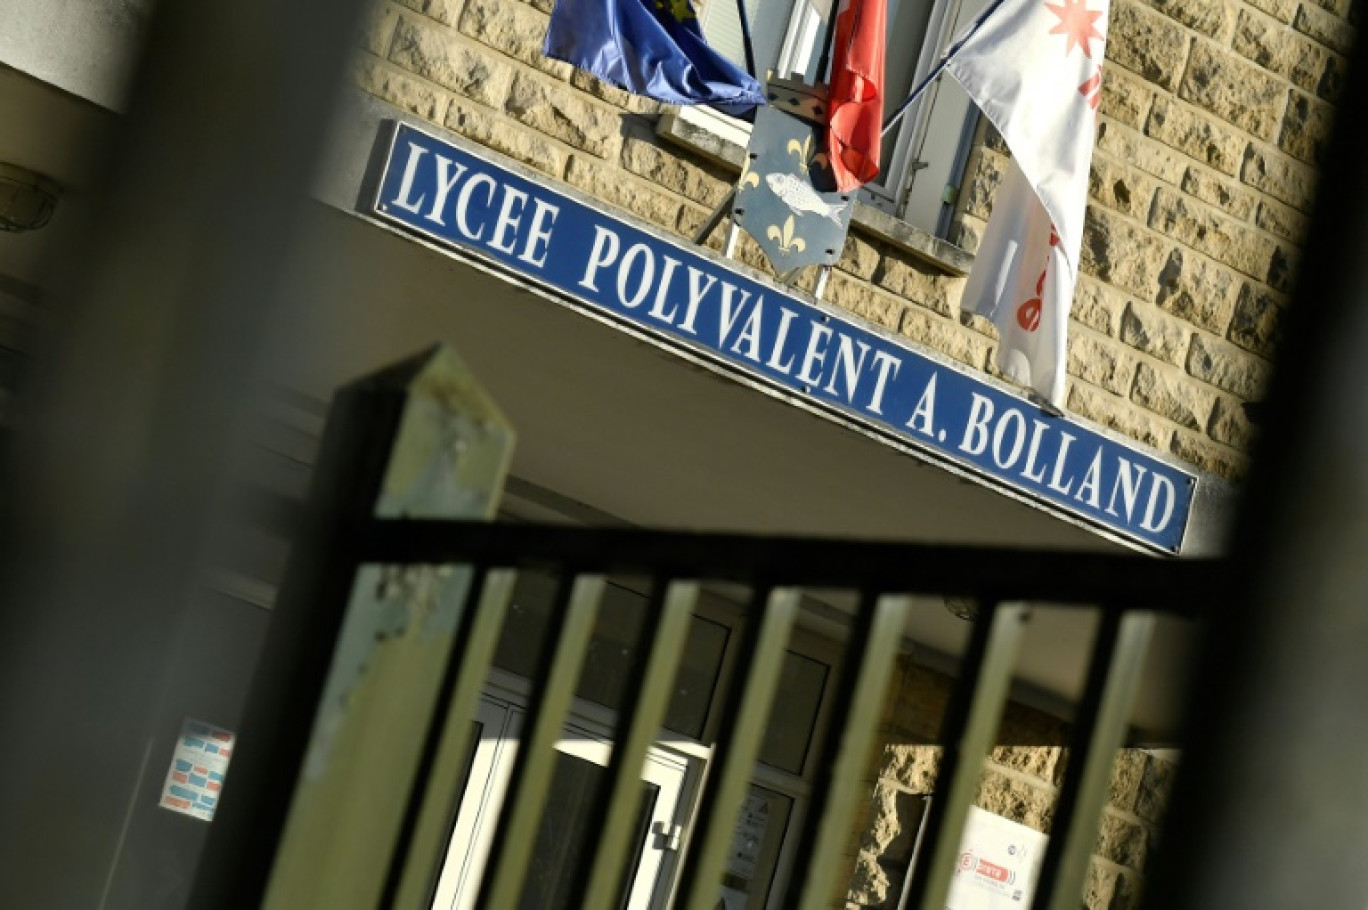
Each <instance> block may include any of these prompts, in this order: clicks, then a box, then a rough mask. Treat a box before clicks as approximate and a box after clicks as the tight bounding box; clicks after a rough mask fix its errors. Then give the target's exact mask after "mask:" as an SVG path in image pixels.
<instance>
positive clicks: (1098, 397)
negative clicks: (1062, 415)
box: [1069, 382, 1173, 448]
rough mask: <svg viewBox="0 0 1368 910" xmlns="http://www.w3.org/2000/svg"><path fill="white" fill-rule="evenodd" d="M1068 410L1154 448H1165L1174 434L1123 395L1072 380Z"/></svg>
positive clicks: (1169, 428) (1166, 425) (1161, 422)
mask: <svg viewBox="0 0 1368 910" xmlns="http://www.w3.org/2000/svg"><path fill="white" fill-rule="evenodd" d="M1069 410H1070V411H1073V412H1074V413H1075V414H1078V415H1079V416H1081V417H1086V418H1087V419H1088V420H1091V421H1093V422H1094V423H1097V424H1101V425H1102V426H1104V427H1110V428H1111V429H1113V430H1116V431H1117V432H1118V433H1124V434H1125V435H1127V436H1129V437H1131V438H1132V439H1137V440H1139V441H1140V442H1143V443H1145V445H1149V446H1154V447H1155V448H1164V447H1165V446H1166V445H1167V442H1168V439H1169V437H1170V436H1171V435H1172V433H1173V429H1172V427H1171V426H1169V425H1168V424H1167V423H1165V422H1164V421H1163V420H1161V419H1159V418H1158V417H1156V416H1154V415H1152V414H1149V413H1147V412H1145V411H1143V410H1141V409H1140V408H1138V407H1136V406H1135V405H1134V404H1132V403H1131V402H1129V401H1128V400H1126V399H1125V398H1121V397H1119V396H1116V395H1113V394H1111V393H1110V392H1104V391H1102V390H1101V389H1097V388H1093V387H1091V386H1087V385H1084V384H1083V383H1078V382H1075V383H1073V384H1072V386H1071V387H1070V389H1069Z"/></svg>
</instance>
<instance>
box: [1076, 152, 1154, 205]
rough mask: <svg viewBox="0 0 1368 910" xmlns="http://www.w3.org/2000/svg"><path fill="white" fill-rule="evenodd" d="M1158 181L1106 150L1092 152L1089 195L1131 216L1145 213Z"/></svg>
mask: <svg viewBox="0 0 1368 910" xmlns="http://www.w3.org/2000/svg"><path fill="white" fill-rule="evenodd" d="M1156 186H1157V184H1156V183H1155V181H1154V179H1153V178H1152V177H1148V176H1146V175H1145V174H1143V173H1141V172H1140V171H1139V170H1137V169H1135V168H1133V167H1130V166H1129V165H1127V164H1124V163H1122V162H1119V161H1116V160H1114V159H1112V158H1110V157H1108V156H1107V155H1105V154H1097V155H1093V159H1092V170H1091V171H1090V172H1089V174H1088V195H1089V196H1090V197H1091V198H1092V199H1094V200H1096V201H1097V202H1100V203H1101V204H1102V205H1105V206H1107V207H1108V208H1113V209H1116V210H1117V211H1118V212H1120V213H1121V214H1123V215H1130V216H1131V217H1132V218H1141V219H1143V218H1144V217H1145V214H1146V213H1147V212H1148V211H1149V207H1150V201H1151V200H1152V199H1153V198H1154V191H1155V187H1156Z"/></svg>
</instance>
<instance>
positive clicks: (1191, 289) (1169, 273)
mask: <svg viewBox="0 0 1368 910" xmlns="http://www.w3.org/2000/svg"><path fill="white" fill-rule="evenodd" d="M1238 285H1239V279H1238V278H1237V277H1236V276H1235V274H1234V273H1233V272H1231V271H1230V270H1229V269H1226V268H1222V267H1221V266H1219V265H1217V264H1216V263H1214V262H1212V261H1211V260H1209V259H1205V258H1203V257H1202V256H1199V255H1197V254H1196V253H1192V252H1186V251H1184V250H1182V249H1175V250H1173V251H1172V252H1171V253H1170V254H1169V257H1168V260H1167V261H1166V262H1165V263H1164V268H1163V270H1162V271H1161V272H1160V274H1159V277H1158V286H1159V291H1158V293H1157V294H1156V295H1155V297H1154V302H1155V303H1157V304H1159V306H1160V307H1162V308H1163V309H1165V310H1167V311H1168V312H1170V313H1172V314H1173V315H1175V316H1177V317H1179V318H1181V319H1185V320H1187V321H1188V322H1190V323H1192V324H1193V325H1196V326H1201V327H1202V328H1206V329H1209V330H1211V331H1213V332H1216V333H1218V334H1222V335H1224V334H1225V331H1226V327H1227V326H1229V325H1230V315H1231V312H1232V311H1233V310H1234V308H1235V294H1236V293H1237V287H1238Z"/></svg>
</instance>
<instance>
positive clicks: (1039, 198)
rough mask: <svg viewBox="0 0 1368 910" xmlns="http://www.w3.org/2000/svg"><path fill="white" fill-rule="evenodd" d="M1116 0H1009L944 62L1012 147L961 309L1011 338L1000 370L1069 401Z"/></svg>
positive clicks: (1053, 398) (1059, 402)
mask: <svg viewBox="0 0 1368 910" xmlns="http://www.w3.org/2000/svg"><path fill="white" fill-rule="evenodd" d="M1106 30H1107V0H1058V2H1052V0H1002V4H1001V6H999V7H998V8H997V9H995V10H994V11H993V12H992V13H991V14H990V15H988V16H987V17H986V18H985V19H983V20H982V25H981V26H980V27H979V29H978V31H976V32H974V33H973V34H972V35H971V36H970V37H968V38H967V39H966V40H965V41H964V43H963V45H962V46H961V47H960V49H959V50H958V52H957V53H956V54H955V55H954V57H952V58H951V59H950V61H949V63H948V64H947V66H946V69H947V70H949V71H950V73H951V74H953V75H954V77H955V78H956V79H957V80H958V81H959V83H960V84H961V85H963V86H964V89H965V91H966V92H968V93H969V96H970V97H971V98H973V99H974V102H975V103H976V104H977V105H978V106H979V107H980V108H981V109H982V110H983V112H984V114H986V115H987V117H988V119H989V120H991V121H992V123H993V125H994V126H996V127H997V129H998V132H1000V133H1002V138H1003V139H1004V140H1006V142H1007V146H1008V148H1010V149H1011V151H1012V163H1011V165H1010V166H1009V168H1008V172H1007V177H1006V180H1005V181H1004V182H1003V185H1002V187H1001V189H999V190H998V195H997V198H996V199H995V200H994V203H993V213H992V216H991V217H990V218H989V219H988V226H987V228H986V229H985V230H984V232H983V239H982V240H981V241H980V243H979V248H978V253H977V255H976V257H975V260H974V268H973V270H972V271H971V272H970V274H969V282H968V284H967V285H966V286H965V289H964V297H963V302H962V304H961V305H962V306H963V308H964V309H965V310H967V311H968V312H971V313H980V314H982V315H984V316H987V317H989V318H990V319H992V320H993V322H994V324H996V325H997V327H998V331H999V332H1000V334H1001V335H1002V341H1001V343H1000V344H999V345H998V352H997V365H998V369H1000V370H1002V372H1003V373H1005V374H1006V375H1007V376H1008V377H1009V378H1011V379H1012V380H1013V381H1015V382H1019V383H1021V384H1022V385H1026V386H1030V387H1031V388H1033V389H1035V391H1036V392H1038V393H1039V394H1040V395H1041V396H1042V397H1043V398H1045V399H1046V400H1048V401H1049V402H1050V403H1051V404H1053V405H1054V406H1056V407H1062V406H1063V403H1064V363H1065V350H1066V344H1067V335H1068V326H1069V309H1070V307H1071V306H1072V302H1073V290H1074V283H1075V281H1076V279H1077V277H1078V256H1079V252H1080V250H1081V249H1082V246H1083V217H1084V209H1085V207H1086V203H1087V198H1088V165H1089V162H1090V161H1091V160H1092V148H1093V132H1094V121H1095V117H1094V115H1095V113H1096V111H1097V104H1098V101H1099V99H1100V97H1101V87H1102V54H1103V50H1104V48H1105V46H1106V40H1107V39H1106Z"/></svg>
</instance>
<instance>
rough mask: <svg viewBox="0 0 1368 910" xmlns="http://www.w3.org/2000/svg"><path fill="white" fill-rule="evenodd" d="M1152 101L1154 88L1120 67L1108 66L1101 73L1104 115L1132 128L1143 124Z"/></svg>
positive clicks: (1137, 127)
mask: <svg viewBox="0 0 1368 910" xmlns="http://www.w3.org/2000/svg"><path fill="white" fill-rule="evenodd" d="M1153 103H1154V89H1152V88H1150V86H1149V85H1148V84H1146V83H1145V82H1144V80H1141V79H1137V78H1136V77H1134V76H1132V75H1131V74H1130V73H1128V72H1127V71H1126V70H1123V69H1121V68H1120V67H1109V68H1107V70H1106V72H1104V73H1103V75H1102V105H1101V108H1100V111H1101V113H1102V114H1103V115H1104V116H1107V117H1110V118H1112V119H1113V120H1115V121H1117V122H1118V123H1124V124H1125V125H1126V126H1129V127H1131V128H1133V129H1140V127H1142V126H1144V123H1145V118H1146V117H1148V116H1149V111H1150V105H1152V104H1153Z"/></svg>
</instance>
